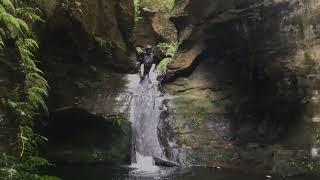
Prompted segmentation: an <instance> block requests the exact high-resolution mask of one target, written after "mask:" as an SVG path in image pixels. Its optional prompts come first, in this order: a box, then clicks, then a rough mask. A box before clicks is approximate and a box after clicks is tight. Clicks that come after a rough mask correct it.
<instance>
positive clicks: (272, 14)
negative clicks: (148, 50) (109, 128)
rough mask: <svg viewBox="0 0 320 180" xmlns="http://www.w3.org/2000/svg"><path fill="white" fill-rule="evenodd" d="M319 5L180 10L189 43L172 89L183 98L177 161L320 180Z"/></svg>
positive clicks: (173, 124) (178, 101)
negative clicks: (318, 153) (314, 150)
mask: <svg viewBox="0 0 320 180" xmlns="http://www.w3.org/2000/svg"><path fill="white" fill-rule="evenodd" d="M318 6H319V4H318V3H315V1H303V2H301V1H299V2H298V1H292V2H291V1H290V2H289V1H285V0H283V1H274V2H270V3H264V2H263V1H249V0H248V1H228V2H226V1H210V2H209V1H208V0H200V1H195V0H191V1H178V2H177V5H176V7H175V10H174V17H172V20H173V22H174V23H175V25H176V27H177V29H178V32H179V39H180V40H181V44H180V46H179V49H178V53H177V55H176V56H175V58H173V60H172V62H171V63H170V64H169V65H168V66H167V67H168V74H167V77H166V78H167V79H166V80H170V81H166V82H167V83H166V84H165V85H164V87H165V90H166V91H167V92H168V93H169V94H171V95H172V96H173V98H172V100H171V101H170V100H169V103H168V104H169V109H170V110H169V111H170V112H171V114H170V115H169V117H168V119H166V120H164V121H165V122H166V123H167V124H168V126H169V127H170V128H168V127H166V128H167V129H169V131H170V132H171V133H169V134H170V138H169V139H170V141H172V142H173V144H174V145H173V146H169V147H167V151H169V152H171V153H172V154H173V155H172V157H173V159H175V160H176V161H178V162H180V163H182V164H188V165H189V164H197V165H198V164H200V165H207V166H220V165H222V166H225V167H234V166H235V167H238V168H239V167H240V169H246V170H251V171H252V170H256V171H267V172H274V173H279V174H281V175H283V176H293V175H297V174H306V173H318V171H317V170H316V169H317V168H316V167H318V165H316V164H317V163H315V162H317V161H316V160H313V159H312V158H311V154H310V148H311V147H313V146H315V144H317V141H316V140H315V139H317V138H314V137H318V136H317V134H318V133H317V129H319V118H318V109H319V108H318V100H319V98H318V94H319V93H318V91H319V86H318V81H319V78H320V77H319V76H318V74H319V73H318V70H319V69H318V66H319V59H320V56H319V53H318V49H319V47H318V46H319V41H318V38H316V37H317V36H319V32H320V31H319V28H318V25H317V23H318V21H319V19H320V16H319V12H318ZM199 46H200V47H201V50H200V51H196V53H191V52H195V51H194V49H195V47H199ZM188 53H189V54H188ZM179 55H180V56H179ZM199 122H201V123H199ZM170 129H171V130H170ZM314 163H315V164H314ZM310 167H314V168H310Z"/></svg>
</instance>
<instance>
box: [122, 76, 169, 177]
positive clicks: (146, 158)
mask: <svg viewBox="0 0 320 180" xmlns="http://www.w3.org/2000/svg"><path fill="white" fill-rule="evenodd" d="M127 79H128V81H129V84H128V90H129V91H130V105H129V112H130V122H131V124H132V147H133V152H132V164H131V167H133V168H136V169H137V171H144V172H155V171H158V170H159V168H158V167H157V166H155V164H154V160H153V157H157V158H164V157H163V150H162V148H161V145H160V143H159V139H158V124H159V120H160V114H161V110H162V108H163V97H162V96H161V92H160V90H159V82H158V81H157V80H156V79H157V75H156V74H155V73H152V72H151V73H150V77H149V78H146V79H144V80H142V81H141V80H140V77H139V76H138V75H128V76H127Z"/></svg>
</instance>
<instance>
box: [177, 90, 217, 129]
mask: <svg viewBox="0 0 320 180" xmlns="http://www.w3.org/2000/svg"><path fill="white" fill-rule="evenodd" d="M175 105H176V107H177V110H178V111H180V112H182V113H185V114H187V115H188V116H190V119H191V121H192V122H193V124H194V125H195V126H201V125H202V124H203V123H204V122H205V121H206V120H207V119H208V117H207V114H208V113H209V112H211V111H212V109H213V108H214V107H215V104H214V103H213V102H212V101H211V98H210V97H209V96H202V97H188V96H179V97H177V98H176V99H175Z"/></svg>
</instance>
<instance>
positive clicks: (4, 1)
mask: <svg viewBox="0 0 320 180" xmlns="http://www.w3.org/2000/svg"><path fill="white" fill-rule="evenodd" d="M0 4H1V5H2V6H3V7H5V8H6V9H7V10H9V11H15V7H14V5H13V3H12V2H11V0H0Z"/></svg>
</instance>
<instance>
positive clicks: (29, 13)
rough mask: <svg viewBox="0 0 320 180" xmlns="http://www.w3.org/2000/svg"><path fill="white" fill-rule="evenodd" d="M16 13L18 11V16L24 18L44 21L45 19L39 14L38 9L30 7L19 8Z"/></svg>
mask: <svg viewBox="0 0 320 180" xmlns="http://www.w3.org/2000/svg"><path fill="white" fill-rule="evenodd" d="M16 13H17V16H19V17H21V18H22V19H24V20H31V21H39V22H44V20H43V19H42V18H41V17H40V16H39V15H38V13H39V10H38V9H34V8H30V7H25V8H17V9H16Z"/></svg>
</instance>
